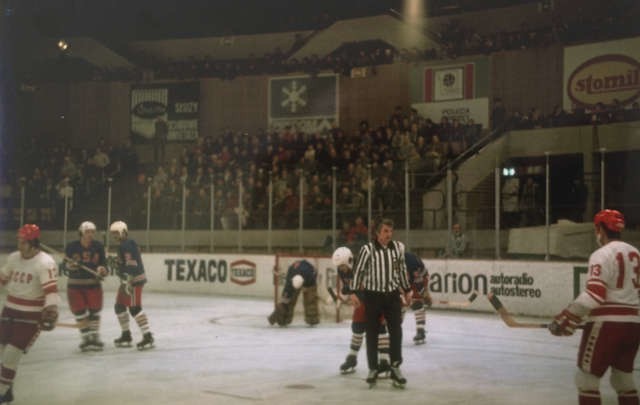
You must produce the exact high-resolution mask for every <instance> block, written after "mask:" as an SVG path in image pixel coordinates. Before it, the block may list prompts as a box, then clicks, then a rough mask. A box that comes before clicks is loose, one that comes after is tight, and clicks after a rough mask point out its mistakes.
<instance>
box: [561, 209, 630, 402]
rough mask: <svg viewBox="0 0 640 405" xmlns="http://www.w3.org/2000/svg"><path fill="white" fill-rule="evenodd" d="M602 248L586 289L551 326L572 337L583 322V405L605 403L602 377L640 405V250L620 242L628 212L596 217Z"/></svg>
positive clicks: (623, 396) (580, 392)
mask: <svg viewBox="0 0 640 405" xmlns="http://www.w3.org/2000/svg"><path fill="white" fill-rule="evenodd" d="M594 224H595V234H596V239H597V241H598V244H599V245H600V246H601V247H600V248H599V249H598V250H596V251H595V252H593V253H592V254H591V257H590V258H589V273H588V279H587V283H586V288H585V290H584V291H583V292H582V293H581V294H580V295H579V296H578V297H577V298H576V299H575V300H574V301H573V302H571V303H570V304H569V306H567V308H565V309H564V310H563V311H562V312H561V313H560V314H558V315H557V316H556V317H555V318H554V320H553V322H552V323H551V324H550V325H549V330H550V331H551V333H552V334H554V335H556V336H569V335H572V334H573V332H574V330H575V329H576V328H577V327H578V325H579V324H580V323H581V322H582V320H583V319H585V320H586V323H585V324H584V331H583V332H582V339H581V341H580V348H579V350H578V363H577V366H578V370H577V372H576V377H575V382H576V386H577V388H578V395H579V397H578V398H579V404H580V405H599V404H600V403H601V399H600V379H601V378H602V376H603V375H604V374H605V372H606V371H607V370H608V369H609V368H611V377H610V382H611V386H612V387H613V389H615V390H616V392H617V393H618V404H619V405H638V404H639V399H638V391H637V389H636V386H635V383H634V379H633V363H634V359H635V357H636V354H637V352H638V347H639V346H640V312H639V311H640V299H639V298H638V292H639V290H640V252H638V249H636V248H635V247H633V246H631V245H629V244H628V243H625V242H623V241H622V240H620V233H621V231H622V230H623V229H624V224H625V221H624V216H623V215H622V213H620V212H619V211H616V210H608V209H607V210H602V211H600V212H598V213H597V214H596V215H595V217H594Z"/></svg>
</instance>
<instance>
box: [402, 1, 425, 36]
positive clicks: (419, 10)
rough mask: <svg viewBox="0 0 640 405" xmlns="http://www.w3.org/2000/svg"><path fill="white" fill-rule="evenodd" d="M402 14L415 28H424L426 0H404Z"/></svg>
mask: <svg viewBox="0 0 640 405" xmlns="http://www.w3.org/2000/svg"><path fill="white" fill-rule="evenodd" d="M402 14H403V17H404V19H405V21H406V22H407V23H409V24H410V25H412V26H413V27H415V28H418V29H420V28H422V26H423V18H424V16H425V9H424V0H404V1H403V5H402Z"/></svg>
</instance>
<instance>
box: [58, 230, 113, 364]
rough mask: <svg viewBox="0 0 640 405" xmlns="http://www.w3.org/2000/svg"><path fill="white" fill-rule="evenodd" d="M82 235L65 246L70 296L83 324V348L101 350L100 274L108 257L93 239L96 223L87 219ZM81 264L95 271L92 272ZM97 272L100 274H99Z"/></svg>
mask: <svg viewBox="0 0 640 405" xmlns="http://www.w3.org/2000/svg"><path fill="white" fill-rule="evenodd" d="M78 233H79V234H80V239H79V240H76V241H73V242H71V243H69V244H68V245H67V247H66V249H65V255H66V257H67V258H68V259H71V260H65V261H64V267H65V270H66V271H67V274H68V277H69V278H68V281H67V298H68V300H69V308H70V309H71V312H72V313H73V315H74V316H75V318H76V321H77V322H78V324H79V325H81V327H80V335H81V336H82V342H81V343H80V350H82V351H83V352H84V351H88V350H94V351H100V350H102V349H103V348H104V343H102V341H101V340H100V312H101V311H102V301H103V293H102V284H101V278H102V277H105V276H106V275H107V267H106V257H105V252H104V246H103V245H102V243H100V242H98V241H97V240H94V237H95V234H96V225H95V224H94V223H93V222H90V221H84V222H83V223H81V224H80V226H79V227H78ZM81 266H84V267H87V268H89V269H91V270H94V271H95V274H92V273H90V272H88V271H86V270H85V269H83V268H82V267H81ZM96 274H97V275H98V276H96Z"/></svg>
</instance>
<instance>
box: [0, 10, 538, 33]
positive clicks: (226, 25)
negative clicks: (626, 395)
mask: <svg viewBox="0 0 640 405" xmlns="http://www.w3.org/2000/svg"><path fill="white" fill-rule="evenodd" d="M405 1H406V0H340V1H337V0H314V1H310V0H0V4H2V6H3V7H2V9H3V11H4V15H5V16H6V15H11V16H13V17H15V18H19V19H20V20H22V21H24V22H25V23H33V24H34V26H35V28H36V29H37V30H38V32H39V33H41V34H43V35H46V36H51V37H57V36H60V37H62V36H91V37H94V38H96V39H100V40H103V41H107V42H109V43H113V42H116V43H118V42H120V43H122V42H127V41H131V40H142V39H167V38H189V37H203V36H220V35H240V34H259V33H265V32H282V31H296V30H309V29H315V28H319V27H322V26H326V25H327V24H329V23H331V22H333V21H335V20H339V19H347V18H355V17H363V16H370V15H377V14H382V13H385V12H388V11H389V10H391V9H393V10H398V11H400V10H402V8H403V3H404V2H405ZM418 1H419V0H418ZM423 1H424V3H423V4H425V5H426V7H427V9H426V11H425V14H428V15H430V16H435V15H441V14H451V13H456V12H463V11H472V10H477V9H487V8H493V7H503V6H507V5H515V4H518V3H527V2H532V1H535V0H429V1H426V0H423ZM543 1H544V0H543Z"/></svg>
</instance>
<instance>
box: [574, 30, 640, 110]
mask: <svg viewBox="0 0 640 405" xmlns="http://www.w3.org/2000/svg"><path fill="white" fill-rule="evenodd" d="M564 62H565V68H564V108H565V109H571V108H572V107H573V106H574V105H582V106H585V107H587V108H589V107H593V106H595V105H596V104H597V103H602V104H604V105H612V104H614V102H615V101H616V100H617V101H618V102H620V103H621V104H622V105H629V104H631V103H633V102H634V101H638V100H639V97H640V39H639V38H635V39H629V40H623V41H611V42H600V43H596V44H589V45H581V46H575V47H568V48H565V52H564Z"/></svg>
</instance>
